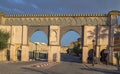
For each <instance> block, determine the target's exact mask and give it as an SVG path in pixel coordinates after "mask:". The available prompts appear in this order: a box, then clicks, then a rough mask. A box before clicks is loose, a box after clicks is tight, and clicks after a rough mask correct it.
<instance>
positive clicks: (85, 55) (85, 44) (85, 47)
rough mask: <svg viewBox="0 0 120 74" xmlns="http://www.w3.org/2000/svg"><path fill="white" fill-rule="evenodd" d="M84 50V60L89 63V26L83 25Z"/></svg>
mask: <svg viewBox="0 0 120 74" xmlns="http://www.w3.org/2000/svg"><path fill="white" fill-rule="evenodd" d="M83 28H84V29H83V51H82V62H83V63H87V58H88V47H87V34H86V33H87V30H86V29H87V27H86V26H84V27H83Z"/></svg>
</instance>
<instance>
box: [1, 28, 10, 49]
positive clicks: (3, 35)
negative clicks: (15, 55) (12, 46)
mask: <svg viewBox="0 0 120 74" xmlns="http://www.w3.org/2000/svg"><path fill="white" fill-rule="evenodd" d="M9 38H10V34H9V33H8V32H4V31H2V30H0V50H3V49H5V48H7V46H8V39H9Z"/></svg>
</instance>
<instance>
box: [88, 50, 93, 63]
mask: <svg viewBox="0 0 120 74" xmlns="http://www.w3.org/2000/svg"><path fill="white" fill-rule="evenodd" d="M87 61H88V63H92V61H93V49H90V50H89V51H88V58H87Z"/></svg>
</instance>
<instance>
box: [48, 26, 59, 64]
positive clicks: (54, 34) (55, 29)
mask: <svg viewBox="0 0 120 74" xmlns="http://www.w3.org/2000/svg"><path fill="white" fill-rule="evenodd" d="M49 30H50V34H49V50H48V62H60V42H59V40H60V26H50V29H49Z"/></svg>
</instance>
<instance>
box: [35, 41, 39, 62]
mask: <svg viewBox="0 0 120 74" xmlns="http://www.w3.org/2000/svg"><path fill="white" fill-rule="evenodd" d="M34 44H35V45H36V50H35V60H36V59H37V50H38V49H37V45H38V44H40V43H39V42H34Z"/></svg>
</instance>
